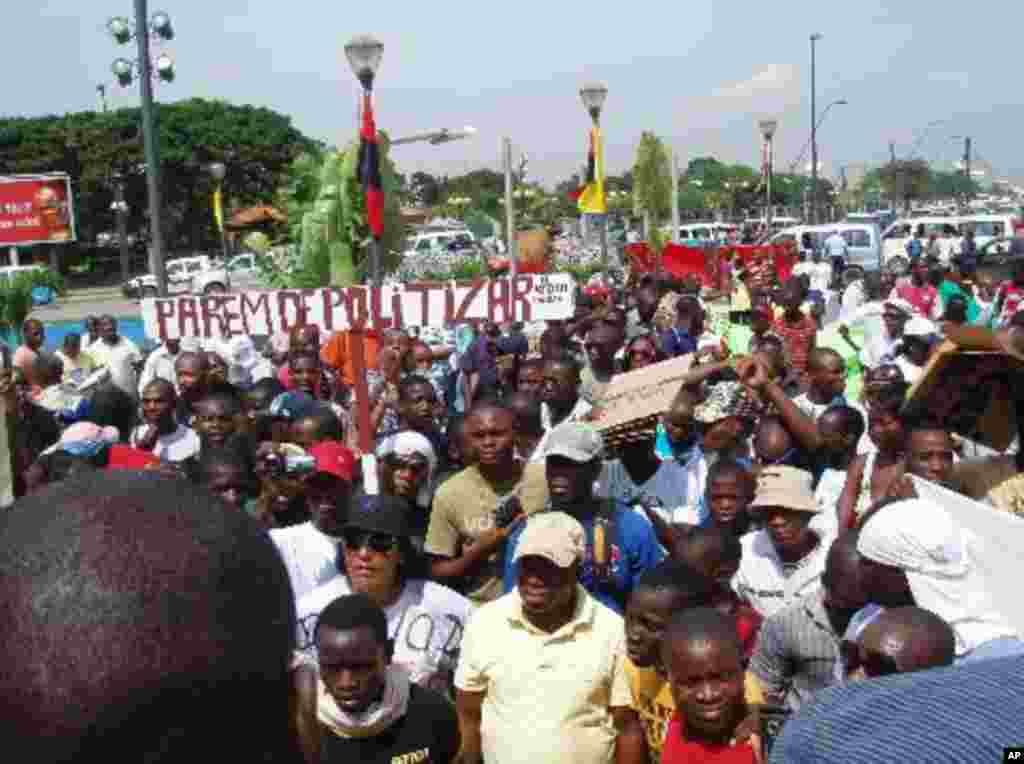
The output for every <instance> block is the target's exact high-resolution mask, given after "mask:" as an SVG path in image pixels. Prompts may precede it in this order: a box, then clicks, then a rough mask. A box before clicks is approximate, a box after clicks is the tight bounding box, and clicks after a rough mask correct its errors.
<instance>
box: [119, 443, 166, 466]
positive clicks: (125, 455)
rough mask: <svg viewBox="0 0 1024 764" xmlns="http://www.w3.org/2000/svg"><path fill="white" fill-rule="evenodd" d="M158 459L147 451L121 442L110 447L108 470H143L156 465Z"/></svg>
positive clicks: (158, 462)
mask: <svg viewBox="0 0 1024 764" xmlns="http://www.w3.org/2000/svg"><path fill="white" fill-rule="evenodd" d="M159 464H160V460H159V459H158V458H157V457H155V456H153V454H151V453H149V452H148V451H142V450H141V449H138V448H132V447H131V446H126V445H124V444H122V443H115V444H114V445H112V446H111V447H110V458H109V460H108V461H107V469H109V470H144V469H147V468H149V467H156V466H157V465H159Z"/></svg>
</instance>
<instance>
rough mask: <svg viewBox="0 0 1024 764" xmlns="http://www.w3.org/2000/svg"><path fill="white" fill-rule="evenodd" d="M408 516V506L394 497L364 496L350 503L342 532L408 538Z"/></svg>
mask: <svg viewBox="0 0 1024 764" xmlns="http://www.w3.org/2000/svg"><path fill="white" fill-rule="evenodd" d="M408 515H409V508H408V504H406V502H404V501H402V500H401V499H399V498H397V497H395V496H380V495H375V496H370V495H367V494H364V495H362V496H359V497H358V498H356V499H355V500H354V501H353V502H352V509H351V511H350V512H349V515H348V519H347V520H346V521H345V525H344V527H343V528H342V530H357V531H369V532H370V533H386V534H388V535H389V536H397V537H399V538H408V537H409V536H410V535H411V534H410V531H409V519H408Z"/></svg>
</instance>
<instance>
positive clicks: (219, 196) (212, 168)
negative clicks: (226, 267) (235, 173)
mask: <svg viewBox="0 0 1024 764" xmlns="http://www.w3.org/2000/svg"><path fill="white" fill-rule="evenodd" d="M206 170H207V172H209V173H210V177H211V178H213V182H214V184H215V185H214V192H213V217H214V220H216V221H217V230H218V232H219V233H220V251H221V254H222V255H223V256H224V261H225V262H227V259H228V240H227V237H226V236H225V235H224V177H225V176H226V175H227V174H228V168H227V165H225V164H224V163H223V162H211V163H210V164H209V165H207V167H206Z"/></svg>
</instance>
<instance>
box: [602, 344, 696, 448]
mask: <svg viewBox="0 0 1024 764" xmlns="http://www.w3.org/2000/svg"><path fill="white" fill-rule="evenodd" d="M692 366H693V356H692V355H684V356H680V357H679V358H673V359H671V360H668V361H662V362H661V363H656V364H654V365H652V366H647V367H644V368H643V369H637V370H636V371H630V372H626V373H625V374H617V375H616V376H614V377H612V381H611V382H610V383H609V384H608V387H607V388H606V390H605V392H604V395H603V396H602V397H601V400H600V401H598V402H597V409H598V410H597V411H596V412H595V414H594V426H595V427H597V429H598V430H600V431H601V432H606V431H609V430H614V429H616V428H620V427H623V426H625V425H628V424H629V423H631V422H635V421H638V420H645V419H649V418H650V417H652V416H657V415H659V414H663V413H665V412H666V411H668V409H669V407H670V406H671V405H672V401H673V399H674V398H675V397H676V394H677V393H678V392H679V388H680V385H681V384H682V380H683V378H684V377H685V376H686V375H687V373H688V372H689V371H690V369H691V367H692Z"/></svg>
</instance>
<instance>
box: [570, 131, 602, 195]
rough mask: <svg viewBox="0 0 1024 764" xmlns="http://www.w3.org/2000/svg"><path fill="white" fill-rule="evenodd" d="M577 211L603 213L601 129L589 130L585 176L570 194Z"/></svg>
mask: <svg viewBox="0 0 1024 764" xmlns="http://www.w3.org/2000/svg"><path fill="white" fill-rule="evenodd" d="M570 196H571V197H572V199H573V201H575V202H576V206H577V207H578V208H579V211H580V212H582V213H584V214H585V215H604V214H606V213H607V212H608V203H607V201H606V199H605V195H604V146H603V141H602V138H601V130H600V128H598V127H594V128H591V130H590V150H589V151H588V152H587V177H586V178H585V180H584V183H583V185H582V186H581V187H580V188H579V189H578V190H576V191H575V192H573V193H572V194H571V195H570Z"/></svg>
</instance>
